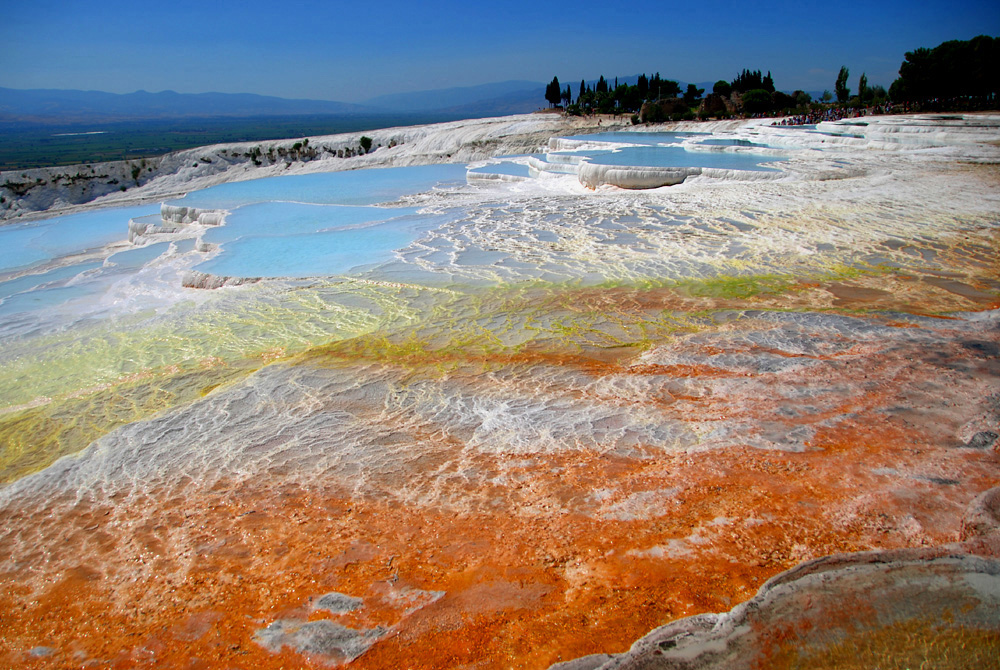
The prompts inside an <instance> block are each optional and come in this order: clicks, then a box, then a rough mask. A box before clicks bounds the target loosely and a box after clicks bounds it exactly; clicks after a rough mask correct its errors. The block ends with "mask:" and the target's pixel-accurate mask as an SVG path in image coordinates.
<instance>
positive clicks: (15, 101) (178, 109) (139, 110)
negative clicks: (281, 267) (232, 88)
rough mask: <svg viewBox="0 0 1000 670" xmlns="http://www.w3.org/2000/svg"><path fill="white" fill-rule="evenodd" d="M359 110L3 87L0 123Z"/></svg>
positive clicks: (261, 99) (254, 98)
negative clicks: (1, 120) (2, 121)
mask: <svg viewBox="0 0 1000 670" xmlns="http://www.w3.org/2000/svg"><path fill="white" fill-rule="evenodd" d="M372 111H373V110H371V109H368V108H365V107H362V106H360V105H352V104H348V103H343V102H331V101H327V100H288V99H285V98H276V97H271V96H264V95H254V94H252V93H235V94H234V93H177V92H175V91H161V92H160V93H149V92H147V91H136V92H135V93H126V94H118V93H104V92H101V91H70V90H56V89H34V90H19V89H11V88H0V119H3V120H6V121H15V120H16V121H37V122H74V121H81V122H83V121H86V122H91V121H95V120H121V119H130V120H131V119H167V118H184V117H202V118H205V117H261V116H298V115H321V114H330V115H339V116H344V115H355V114H370V113H372Z"/></svg>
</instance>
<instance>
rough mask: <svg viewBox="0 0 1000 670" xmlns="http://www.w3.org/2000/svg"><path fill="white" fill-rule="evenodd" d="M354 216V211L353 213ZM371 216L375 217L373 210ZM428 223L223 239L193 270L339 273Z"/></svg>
mask: <svg viewBox="0 0 1000 670" xmlns="http://www.w3.org/2000/svg"><path fill="white" fill-rule="evenodd" d="M328 209H343V208H328ZM369 209H372V210H375V208H369ZM382 211H384V212H385V213H386V214H387V215H389V216H392V215H398V214H400V211H399V210H395V211H394V210H382ZM360 214H362V213H357V212H356V213H355V214H354V216H358V215H360ZM371 215H372V216H376V215H377V211H373V212H372V213H371ZM369 220H371V219H369ZM430 225H432V224H431V223H430V221H429V219H427V218H425V217H420V216H413V215H410V216H400V217H399V218H392V219H389V220H382V221H377V222H375V223H371V224H370V225H365V226H360V227H355V228H350V229H346V230H345V229H340V230H337V229H331V228H330V227H329V226H323V227H320V228H317V229H316V230H313V231H304V230H302V228H301V227H300V228H299V231H300V232H292V233H288V234H280V235H268V234H263V235H246V236H242V237H237V238H236V239H233V240H232V241H230V242H227V243H225V244H224V245H223V247H222V250H223V251H222V253H221V254H219V255H218V256H216V257H215V258H212V259H211V260H208V261H205V262H203V263H199V264H198V265H197V266H195V269H196V270H199V271H201V272H208V273H211V274H214V275H219V276H226V277H318V276H324V275H335V274H342V273H345V272H347V271H348V270H351V269H352V268H356V267H359V266H362V265H371V264H374V263H381V262H385V261H389V260H391V259H392V258H393V251H394V250H396V249H400V248H402V247H405V246H407V245H409V244H410V242H412V241H413V240H414V239H415V238H416V237H417V235H418V234H419V233H420V231H421V230H424V229H426V228H427V227H429V226H430ZM220 230H221V229H220ZM213 232H214V231H213ZM222 232H224V231H222Z"/></svg>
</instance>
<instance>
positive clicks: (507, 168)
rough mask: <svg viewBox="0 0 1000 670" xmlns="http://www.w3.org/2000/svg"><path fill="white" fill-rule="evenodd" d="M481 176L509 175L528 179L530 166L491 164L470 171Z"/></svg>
mask: <svg viewBox="0 0 1000 670" xmlns="http://www.w3.org/2000/svg"><path fill="white" fill-rule="evenodd" d="M469 172H475V173H479V174H509V175H513V176H515V177H527V176H529V175H528V166H527V165H523V164H521V163H491V164H490V165H484V166H483V167H479V168H475V169H474V170H469Z"/></svg>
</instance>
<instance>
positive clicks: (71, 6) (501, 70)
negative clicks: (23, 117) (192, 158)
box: [0, 0, 1000, 102]
mask: <svg viewBox="0 0 1000 670" xmlns="http://www.w3.org/2000/svg"><path fill="white" fill-rule="evenodd" d="M4 5H5V7H4V8H3V11H2V12H0V86H3V87H8V88H72V89H84V90H101V91H110V92H114V93H129V92H132V91H136V90H140V89H143V90H147V91H154V92H155V91H162V90H167V89H170V90H174V91H179V92H182V93H202V92H208V91H219V92H224V93H259V94H263V95H276V96H281V97H286V98H312V99H319V100H341V101H346V102H357V101H361V100H365V99H367V98H370V97H374V96H377V95H382V94H386V93H398V92H406V91H414V90H424V89H434V88H446V87H451V86H471V85H475V84H482V83H489V82H496V81H504V80H509V79H526V80H531V81H538V82H548V81H550V80H551V79H552V77H553V75H557V76H558V77H559V79H560V81H562V82H565V83H575V82H579V81H580V80H581V79H584V78H586V79H596V78H597V76H598V75H602V74H603V75H604V76H606V77H609V78H614V77H615V76H627V75H634V74H638V73H640V72H647V73H649V74H652V73H653V72H655V71H658V72H660V73H661V74H662V75H663V76H664V77H665V78H669V79H678V80H681V81H688V82H700V81H715V80H717V79H732V78H733V77H735V75H736V74H738V73H739V71H740V70H742V69H743V68H749V69H761V70H764V71H767V70H770V71H771V72H772V74H773V76H774V81H775V84H776V85H777V86H778V88H779V89H782V90H786V91H791V90H793V89H798V88H801V89H804V90H823V89H831V90H832V89H833V83H834V80H835V79H836V75H837V71H838V70H839V68H840V66H841V65H846V66H847V67H848V68H850V70H851V78H850V81H849V84H850V85H851V87H852V88H854V87H856V86H857V81H856V80H857V78H858V76H860V74H861V73H862V72H865V73H867V75H868V81H869V83H871V84H882V85H884V86H886V87H888V85H889V84H890V83H892V80H893V79H894V78H895V77H896V74H897V71H898V70H899V64H900V62H901V61H902V59H903V54H904V53H905V52H906V51H910V50H913V49H915V48H917V47H921V46H926V47H934V46H937V45H938V44H939V43H941V42H943V41H945V40H949V39H969V38H971V37H975V36H976V35H981V34H987V35H991V36H1000V2H998V1H997V0H984V1H980V0H892V1H890V2H879V1H877V0H873V1H870V2H854V1H853V0H845V1H842V2H823V3H820V2H811V1H809V0H800V1H798V2H786V1H784V0H772V1H769V2H758V1H756V0H750V1H740V2H737V1H720V2H713V1H709V0H705V1H702V2H699V1H698V0H688V1H686V2H670V1H669V0H600V1H593V0H573V1H570V2H549V1H547V0H499V1H495V2H489V1H487V2H476V1H475V0H473V1H469V0H462V1H460V2H459V1H452V0H436V1H435V0H431V1H429V2H417V1H414V0H381V1H379V0H352V1H350V2H341V1H340V0H331V1H327V2H323V1H318V0H316V1H296V0H197V1H195V2H189V1H188V0H129V1H127V2H120V1H119V0H99V1H98V2H81V1H79V0H63V1H52V0H32V2H6V3H4Z"/></svg>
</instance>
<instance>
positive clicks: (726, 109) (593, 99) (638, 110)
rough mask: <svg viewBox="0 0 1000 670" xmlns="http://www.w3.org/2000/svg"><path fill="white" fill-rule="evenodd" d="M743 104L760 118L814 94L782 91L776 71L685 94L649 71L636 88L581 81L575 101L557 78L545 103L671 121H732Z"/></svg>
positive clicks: (568, 109)
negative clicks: (731, 117) (699, 119)
mask: <svg viewBox="0 0 1000 670" xmlns="http://www.w3.org/2000/svg"><path fill="white" fill-rule="evenodd" d="M734 94H736V100H738V101H739V105H738V106H739V108H740V109H742V110H743V111H745V112H746V113H750V114H754V113H758V112H761V111H768V110H771V109H772V108H775V107H776V106H777V107H778V108H780V109H793V108H797V107H799V106H801V105H803V104H808V103H809V102H811V98H810V97H809V95H808V94H806V93H803V92H802V91H796V92H795V93H793V94H792V95H787V94H785V93H782V92H781V91H777V90H776V89H775V86H774V79H773V78H772V76H771V73H770V71H768V73H767V74H766V75H765V74H763V72H762V71H761V70H748V69H744V70H743V71H742V72H740V73H739V74H738V75H736V77H735V78H733V80H732V81H726V80H719V81H717V82H716V83H715V85H714V86H713V88H712V92H711V93H710V94H709V95H708V96H707V97H706V96H705V89H703V88H699V87H698V86H696V85H695V84H688V85H687V88H686V89H684V90H683V91H682V90H681V86H680V84H679V83H678V82H676V81H674V80H672V79H664V78H663V77H661V76H660V73H659V72H657V73H656V74H654V75H653V76H651V77H650V76H647V75H646V74H645V73H643V74H641V75H639V76H638V78H637V80H636V83H635V84H626V83H619V82H618V79H617V78H615V80H614V84H612V83H610V82H609V81H608V80H606V79H605V78H604V76H603V75H602V76H601V77H600V78H599V79H598V80H597V82H596V84H595V85H594V86H593V87H591V86H590V85H588V84H587V82H586V81H581V82H580V87H579V90H578V92H577V94H576V96H575V97H574V95H573V91H572V88H571V87H570V86H569V85H566V86H565V87H563V86H562V85H561V84H560V83H559V78H558V77H553V78H552V81H551V82H550V83H549V84H548V86H546V89H545V99H546V100H547V101H548V102H549V103H550V104H552V105H553V106H555V105H559V104H560V103H562V104H563V106H564V108H565V109H566V112H567V113H569V114H592V113H598V114H633V115H634V118H633V121H638V120H640V116H639V115H640V114H641V120H642V121H650V122H656V121H667V120H683V119H693V118H695V116H696V115H697V116H700V117H701V118H711V117H716V118H728V116H730V115H731V114H733V113H734V112H735V111H736V110H737V105H734V104H733V103H732V102H729V103H728V104H727V101H731V100H732V99H733V95H734Z"/></svg>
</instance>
